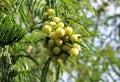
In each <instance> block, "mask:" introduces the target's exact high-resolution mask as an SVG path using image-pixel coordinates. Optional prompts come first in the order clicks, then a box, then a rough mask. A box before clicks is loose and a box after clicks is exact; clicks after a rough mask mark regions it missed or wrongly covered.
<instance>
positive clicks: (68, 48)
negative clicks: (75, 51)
mask: <svg viewBox="0 0 120 82" xmlns="http://www.w3.org/2000/svg"><path fill="white" fill-rule="evenodd" d="M69 50H70V47H69V46H68V45H66V44H64V45H63V46H62V51H65V52H68V51H69Z"/></svg>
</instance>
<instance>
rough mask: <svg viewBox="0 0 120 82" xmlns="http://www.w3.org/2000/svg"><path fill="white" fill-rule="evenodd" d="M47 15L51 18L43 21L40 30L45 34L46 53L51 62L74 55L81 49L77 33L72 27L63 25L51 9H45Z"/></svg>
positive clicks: (63, 59)
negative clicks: (47, 51)
mask: <svg viewBox="0 0 120 82" xmlns="http://www.w3.org/2000/svg"><path fill="white" fill-rule="evenodd" d="M46 14H47V15H48V17H50V18H51V19H52V20H47V21H45V22H44V24H43V27H42V31H43V32H45V33H46V34H47V42H46V43H47V45H46V48H47V49H48V50H49V53H47V54H48V55H49V56H51V57H52V60H53V62H54V61H55V62H56V61H57V62H58V61H65V60H67V59H68V57H70V56H73V57H76V56H77V55H78V54H79V51H80V50H81V47H80V45H79V44H77V43H78V42H79V41H80V38H79V36H80V35H79V34H75V33H74V32H73V29H72V27H70V26H65V25H64V23H63V22H62V21H61V19H60V18H59V17H55V11H54V10H53V9H49V10H47V13H46ZM46 43H45V44H46Z"/></svg>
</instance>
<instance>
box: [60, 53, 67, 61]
mask: <svg viewBox="0 0 120 82" xmlns="http://www.w3.org/2000/svg"><path fill="white" fill-rule="evenodd" d="M59 58H60V59H61V60H63V61H64V60H66V59H67V58H68V55H67V54H66V53H62V54H60V56H59Z"/></svg>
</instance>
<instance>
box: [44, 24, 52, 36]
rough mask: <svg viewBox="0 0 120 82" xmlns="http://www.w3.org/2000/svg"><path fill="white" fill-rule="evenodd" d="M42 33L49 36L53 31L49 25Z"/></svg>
mask: <svg viewBox="0 0 120 82" xmlns="http://www.w3.org/2000/svg"><path fill="white" fill-rule="evenodd" d="M42 31H43V32H45V33H47V34H50V33H51V31H52V28H51V26H49V25H45V26H44V27H43V28H42Z"/></svg>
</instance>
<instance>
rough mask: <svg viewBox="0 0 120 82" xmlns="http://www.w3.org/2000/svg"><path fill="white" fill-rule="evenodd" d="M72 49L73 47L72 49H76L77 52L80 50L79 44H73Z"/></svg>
mask: <svg viewBox="0 0 120 82" xmlns="http://www.w3.org/2000/svg"><path fill="white" fill-rule="evenodd" d="M73 47H74V48H77V49H78V50H80V49H81V48H80V45H79V44H77V43H74V44H73Z"/></svg>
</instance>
